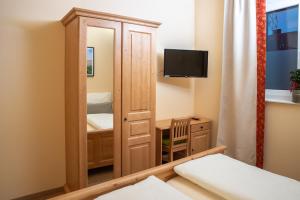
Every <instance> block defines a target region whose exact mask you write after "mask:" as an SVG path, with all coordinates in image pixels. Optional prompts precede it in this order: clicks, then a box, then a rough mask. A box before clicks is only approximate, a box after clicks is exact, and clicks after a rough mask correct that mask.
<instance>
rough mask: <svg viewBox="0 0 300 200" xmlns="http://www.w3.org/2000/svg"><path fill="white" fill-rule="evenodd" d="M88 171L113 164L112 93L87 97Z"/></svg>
mask: <svg viewBox="0 0 300 200" xmlns="http://www.w3.org/2000/svg"><path fill="white" fill-rule="evenodd" d="M87 138H88V140H87V142H88V143H87V146H88V169H94V168H98V167H104V166H109V165H112V164H113V114H112V98H111V93H109V92H105V93H88V95H87Z"/></svg>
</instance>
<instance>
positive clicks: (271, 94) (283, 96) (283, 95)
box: [265, 0, 300, 104]
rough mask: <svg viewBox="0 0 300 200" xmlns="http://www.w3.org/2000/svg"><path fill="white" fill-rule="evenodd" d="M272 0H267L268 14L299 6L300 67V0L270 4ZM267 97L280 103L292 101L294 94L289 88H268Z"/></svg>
mask: <svg viewBox="0 0 300 200" xmlns="http://www.w3.org/2000/svg"><path fill="white" fill-rule="evenodd" d="M270 1H274V0H267V5H266V15H267V13H268V12H271V11H276V10H279V9H283V8H287V7H291V6H298V10H299V13H298V58H297V68H298V69H300V35H299V33H300V0H289V1H286V0H277V2H275V3H274V2H272V4H270V3H269V2H270ZM265 92H266V97H265V101H267V102H278V103H288V104H291V103H292V94H291V92H290V91H289V90H272V89H266V90H265Z"/></svg>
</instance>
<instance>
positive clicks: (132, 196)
mask: <svg viewBox="0 0 300 200" xmlns="http://www.w3.org/2000/svg"><path fill="white" fill-rule="evenodd" d="M96 200H191V199H190V198H189V197H187V196H185V195H184V194H182V193H181V192H179V191H177V190H176V189H174V188H173V187H171V186H169V185H168V184H166V183H165V182H163V181H161V180H159V179H158V178H156V177H155V176H150V177H148V178H147V179H145V180H143V181H141V182H138V183H136V184H134V185H130V186H127V187H124V188H121V189H119V190H115V191H113V192H110V193H107V194H104V195H102V196H99V197H98V198H96Z"/></svg>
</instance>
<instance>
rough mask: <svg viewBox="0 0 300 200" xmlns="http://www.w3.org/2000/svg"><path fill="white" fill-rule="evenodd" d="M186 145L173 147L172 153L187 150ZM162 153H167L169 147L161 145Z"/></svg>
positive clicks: (181, 144)
mask: <svg viewBox="0 0 300 200" xmlns="http://www.w3.org/2000/svg"><path fill="white" fill-rule="evenodd" d="M187 149H188V144H187V143H186V142H184V143H180V144H175V145H173V148H172V152H176V151H182V150H187ZM162 151H164V152H169V145H162Z"/></svg>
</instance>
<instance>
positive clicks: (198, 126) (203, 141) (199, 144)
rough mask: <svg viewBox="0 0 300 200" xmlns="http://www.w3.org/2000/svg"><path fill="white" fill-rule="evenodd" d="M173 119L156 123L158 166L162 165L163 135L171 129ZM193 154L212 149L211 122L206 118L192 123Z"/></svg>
mask: <svg viewBox="0 0 300 200" xmlns="http://www.w3.org/2000/svg"><path fill="white" fill-rule="evenodd" d="M171 121H172V120H171V119H166V120H159V121H156V165H161V164H162V137H163V133H168V134H170V131H167V130H169V129H170V128H171ZM190 130H191V145H190V147H191V154H195V153H199V152H201V151H205V150H207V149H209V147H210V130H211V121H210V120H208V119H206V118H201V119H200V120H192V121H191V128H190Z"/></svg>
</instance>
